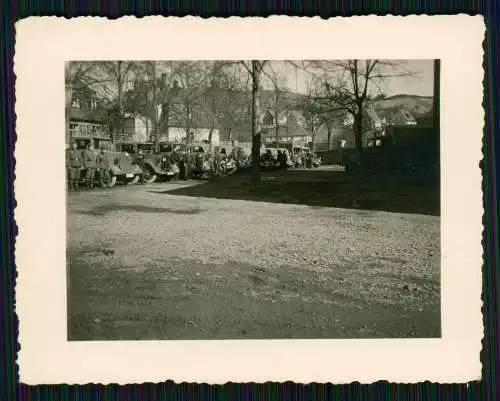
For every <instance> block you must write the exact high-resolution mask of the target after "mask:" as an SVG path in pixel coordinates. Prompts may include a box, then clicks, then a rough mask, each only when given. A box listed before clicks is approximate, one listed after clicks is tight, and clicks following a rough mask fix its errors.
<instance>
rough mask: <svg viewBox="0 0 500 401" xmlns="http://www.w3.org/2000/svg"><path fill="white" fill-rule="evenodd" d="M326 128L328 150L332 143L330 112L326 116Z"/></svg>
mask: <svg viewBox="0 0 500 401" xmlns="http://www.w3.org/2000/svg"><path fill="white" fill-rule="evenodd" d="M326 129H327V131H328V139H327V140H328V150H330V148H331V144H332V131H333V119H332V115H331V114H330V115H329V116H328V124H327V125H326Z"/></svg>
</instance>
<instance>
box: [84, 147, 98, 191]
mask: <svg viewBox="0 0 500 401" xmlns="http://www.w3.org/2000/svg"><path fill="white" fill-rule="evenodd" d="M83 166H84V167H85V181H86V182H87V189H88V190H92V189H94V176H95V169H96V154H95V150H94V144H93V143H92V142H90V144H89V146H88V148H87V149H86V150H84V151H83Z"/></svg>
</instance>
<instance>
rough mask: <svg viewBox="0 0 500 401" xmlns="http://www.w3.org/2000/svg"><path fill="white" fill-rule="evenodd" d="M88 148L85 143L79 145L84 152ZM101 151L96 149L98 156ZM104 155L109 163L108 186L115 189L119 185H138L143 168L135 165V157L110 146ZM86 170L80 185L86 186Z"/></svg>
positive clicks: (82, 174)
mask: <svg viewBox="0 0 500 401" xmlns="http://www.w3.org/2000/svg"><path fill="white" fill-rule="evenodd" d="M86 147H87V144H86V143H85V142H84V141H80V143H78V149H79V150H81V151H82V152H83V150H84V149H85V148H86ZM100 151H101V150H100V149H95V150H94V152H95V153H96V154H98V153H100ZM104 155H105V156H106V157H107V158H108V161H109V166H110V167H109V180H108V183H107V186H108V187H109V188H111V187H114V186H115V185H116V184H117V183H120V184H137V182H139V179H140V177H141V175H142V173H143V172H142V169H141V167H140V166H139V165H138V164H137V163H135V161H134V159H133V157H132V156H131V155H130V154H128V153H127V152H120V151H117V150H116V149H113V147H112V146H111V145H110V146H108V149H105V150H104ZM85 176H86V169H85V168H83V169H82V170H81V173H80V184H86V179H85Z"/></svg>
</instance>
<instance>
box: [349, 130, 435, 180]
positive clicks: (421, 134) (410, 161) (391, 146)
mask: <svg viewBox="0 0 500 401" xmlns="http://www.w3.org/2000/svg"><path fill="white" fill-rule="evenodd" d="M439 148H440V143H439V133H437V132H436V130H435V129H434V128H432V127H406V126H405V127H390V128H387V129H386V131H385V132H383V133H382V132H374V131H370V132H367V133H366V135H365V137H364V141H363V149H362V152H361V153H359V152H358V151H357V150H356V149H355V148H343V149H342V163H343V165H344V166H345V168H346V171H348V172H354V171H356V170H359V169H360V168H362V167H364V168H370V169H372V170H397V171H401V172H409V171H417V170H419V171H431V170H436V169H438V170H439Z"/></svg>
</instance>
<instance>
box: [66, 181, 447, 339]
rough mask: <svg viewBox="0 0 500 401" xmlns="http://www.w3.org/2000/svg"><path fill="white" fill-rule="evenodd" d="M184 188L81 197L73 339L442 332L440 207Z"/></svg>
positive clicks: (73, 221)
mask: <svg viewBox="0 0 500 401" xmlns="http://www.w3.org/2000/svg"><path fill="white" fill-rule="evenodd" d="M184 185H185V184H184ZM175 187H176V185H175V184H172V183H167V184H159V185H148V186H135V187H131V188H126V189H125V188H116V189H112V190H109V191H96V192H92V193H78V194H73V195H71V196H69V197H68V210H69V214H68V268H69V276H70V285H71V288H70V290H69V311H70V312H69V313H70V316H69V323H70V324H69V337H70V339H138V338H141V339H146V338H273V337H277V338H297V337H301V338H317V337H320V338H330V337H331V338H335V337H337V338H339V337H344V338H345V337H348V338H355V337H439V336H440V315H439V313H440V312H439V303H440V297H439V287H440V284H439V283H440V269H439V266H440V246H439V242H440V220H439V217H435V216H424V215H417V214H398V213H387V212H376V211H363V210H345V209H335V208H326V207H311V206H299V205H287V204H276V203H265V202H251V201H242V200H227V199H223V200H218V199H206V198H194V197H185V196H172V195H169V194H168V192H167V193H164V192H163V193H161V192H162V191H164V190H165V189H167V188H169V189H170V188H171V189H174V188H175ZM146 282H147V286H146V287H147V288H146V287H144V284H145V283H146ZM159 283H161V284H159ZM190 283H191V287H190ZM143 287H144V288H143ZM141 288H143V290H140V289H141ZM140 291H142V292H140ZM139 292H140V293H139ZM141 294H142V295H141ZM174 295H175V296H177V297H178V299H177V301H176V299H175V297H174ZM166 297H168V299H166ZM172 297H173V298H172ZM145 300H148V301H147V302H145ZM201 304H203V306H201ZM308 304H309V306H307V305H308ZM124 305H125V306H124ZM127 305H128V306H127ZM141 305H142V306H141ZM152 305H153V306H152ZM242 305H243V306H244V307H242ZM305 305H306V306H305ZM127 307H128V310H127ZM165 308H167V309H168V310H169V311H172V310H173V309H175V310H176V311H177V312H176V314H175V315H176V316H177V320H175V319H174V320H173V321H172V324H171V325H169V324H166V323H165V322H167V321H169V319H167V317H165V316H164V315H162V314H164V313H170V312H162V311H164V310H165ZM152 309H154V310H153V311H152ZM125 310H127V312H126V313H125ZM214 310H215V311H216V312H214ZM209 311H210V312H209ZM217 311H218V312H217ZM124 313H125V315H123V314H124ZM214 313H216V314H217V316H215V315H214ZM311 314H312V315H311ZM153 315H154V316H153ZM186 316H189V318H187V317H186ZM308 316H309V317H311V316H315V318H314V319H312V321H308ZM209 317H211V318H209ZM214 319H215V320H214ZM134 322H135V323H134ZM140 322H142V323H140Z"/></svg>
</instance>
